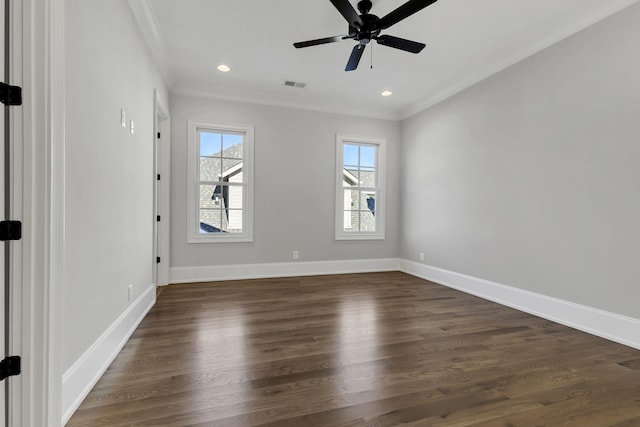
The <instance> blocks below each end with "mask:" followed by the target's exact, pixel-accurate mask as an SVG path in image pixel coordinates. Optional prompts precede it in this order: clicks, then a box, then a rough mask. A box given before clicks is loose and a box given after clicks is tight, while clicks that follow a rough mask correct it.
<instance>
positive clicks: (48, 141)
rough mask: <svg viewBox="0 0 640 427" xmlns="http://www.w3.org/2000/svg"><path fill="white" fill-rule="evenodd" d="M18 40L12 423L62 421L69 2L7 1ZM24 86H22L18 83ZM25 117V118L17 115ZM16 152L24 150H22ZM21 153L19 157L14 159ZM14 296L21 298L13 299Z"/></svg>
mask: <svg viewBox="0 0 640 427" xmlns="http://www.w3.org/2000/svg"><path fill="white" fill-rule="evenodd" d="M7 1H10V2H11V3H12V5H13V6H14V7H13V8H12V10H13V12H12V16H11V23H12V25H14V29H13V34H15V35H16V37H15V40H14V41H13V42H12V45H14V46H15V48H14V49H12V53H11V66H12V71H13V73H14V76H15V79H14V81H16V83H14V84H20V85H21V86H22V87H23V107H21V109H20V114H16V115H15V117H14V119H13V121H12V124H11V125H12V129H13V130H14V131H15V132H16V138H20V137H21V139H17V140H18V141H20V140H22V150H21V152H20V154H19V155H20V158H15V157H14V159H13V161H14V165H15V169H16V174H17V178H18V179H16V182H15V183H14V184H13V185H17V186H21V188H22V194H21V196H22V197H21V201H20V204H14V206H15V207H16V209H21V214H22V221H23V238H22V241H21V245H22V246H21V247H22V251H21V252H22V260H18V259H17V258H18V257H14V259H13V263H14V264H13V266H14V271H15V273H16V275H17V276H19V277H18V278H17V279H18V280H14V281H13V283H14V286H16V287H19V288H20V289H19V290H20V297H21V298H20V301H15V302H14V301H12V305H13V307H14V308H15V310H13V312H12V318H14V324H15V325H17V326H19V327H21V330H20V333H19V334H13V336H14V337H16V336H17V338H16V339H18V338H19V339H20V346H19V348H20V356H22V372H23V373H22V375H21V389H20V390H19V394H17V395H16V396H19V398H17V399H16V400H19V403H18V405H17V406H16V407H14V405H12V408H13V409H15V410H14V411H13V414H12V425H16V426H17V425H21V426H25V427H45V426H50V427H58V426H60V425H61V423H62V414H61V401H60V397H61V394H62V393H61V390H62V370H61V365H60V350H61V349H60V341H61V339H60V338H61V334H60V312H61V308H62V305H61V298H60V297H61V289H62V283H63V273H64V272H63V266H64V224H65V203H64V200H65V195H64V179H65V118H64V114H65V108H64V107H65V102H64V94H65V89H64V86H65V74H64V60H65V55H64V0H7ZM18 81H19V83H17V82H18ZM18 116H20V117H18ZM16 151H18V150H16ZM16 155H18V153H16ZM14 294H15V293H14Z"/></svg>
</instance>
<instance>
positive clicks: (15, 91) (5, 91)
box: [0, 82, 22, 105]
mask: <svg viewBox="0 0 640 427" xmlns="http://www.w3.org/2000/svg"><path fill="white" fill-rule="evenodd" d="M0 102H2V103H3V104H4V105H22V88H21V87H20V86H11V85H8V84H6V83H2V82H0Z"/></svg>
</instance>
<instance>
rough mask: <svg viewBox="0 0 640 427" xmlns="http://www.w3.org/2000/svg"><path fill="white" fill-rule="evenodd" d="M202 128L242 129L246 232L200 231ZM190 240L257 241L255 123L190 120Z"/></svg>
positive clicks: (244, 226)
mask: <svg viewBox="0 0 640 427" xmlns="http://www.w3.org/2000/svg"><path fill="white" fill-rule="evenodd" d="M198 130H207V131H214V132H216V131H217V132H222V133H223V132H225V131H227V132H242V133H244V134H245V139H244V143H243V149H244V153H243V159H242V162H243V166H242V174H243V181H244V183H243V186H244V192H243V198H244V200H243V209H242V214H243V220H242V221H243V223H242V225H243V232H242V233H206V234H205V233H200V217H199V211H200V206H199V203H200V197H199V194H200V187H199V185H200V181H199V175H200V147H199V141H198ZM187 134H188V135H187V137H188V138H187V242H188V243H224V242H253V187H254V183H253V172H254V171H253V168H254V161H253V160H254V159H253V151H254V127H253V125H243V124H231V123H211V122H205V121H199V120H193V119H190V120H188V121H187Z"/></svg>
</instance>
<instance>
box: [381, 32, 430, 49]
mask: <svg viewBox="0 0 640 427" xmlns="http://www.w3.org/2000/svg"><path fill="white" fill-rule="evenodd" d="M376 41H377V42H378V43H379V44H381V45H383V46H389V47H393V48H395V49H400V50H404V51H405V52H411V53H420V51H422V49H424V47H425V44H424V43H418V42H414V41H412V40H406V39H401V38H400V37H394V36H387V35H384V36H379V37H377V38H376Z"/></svg>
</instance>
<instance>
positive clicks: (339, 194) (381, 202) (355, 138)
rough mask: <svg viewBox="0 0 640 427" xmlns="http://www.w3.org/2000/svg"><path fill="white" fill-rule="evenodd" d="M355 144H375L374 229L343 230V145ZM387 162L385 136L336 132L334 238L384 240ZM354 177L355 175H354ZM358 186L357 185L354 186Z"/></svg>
mask: <svg viewBox="0 0 640 427" xmlns="http://www.w3.org/2000/svg"><path fill="white" fill-rule="evenodd" d="M349 142H351V143H353V144H356V145H360V144H370V145H375V146H376V148H377V149H378V150H377V159H376V160H377V165H376V172H377V175H378V176H377V181H378V182H377V187H376V188H375V190H376V191H377V193H378V196H377V199H376V201H375V202H376V215H375V220H376V231H375V232H363V231H344V215H345V211H344V186H343V184H342V182H343V180H344V176H345V175H344V172H345V170H344V167H343V166H344V164H343V153H344V149H343V145H344V144H346V143H349ZM386 164H387V140H386V139H385V138H377V137H370V136H359V135H347V134H343V133H338V134H336V172H335V176H336V183H335V206H334V209H335V239H336V240H384V238H385V232H384V229H385V227H384V226H385V205H386V203H385V187H386V175H385V172H386V171H385V169H386ZM354 178H355V177H354ZM356 187H358V186H356Z"/></svg>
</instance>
